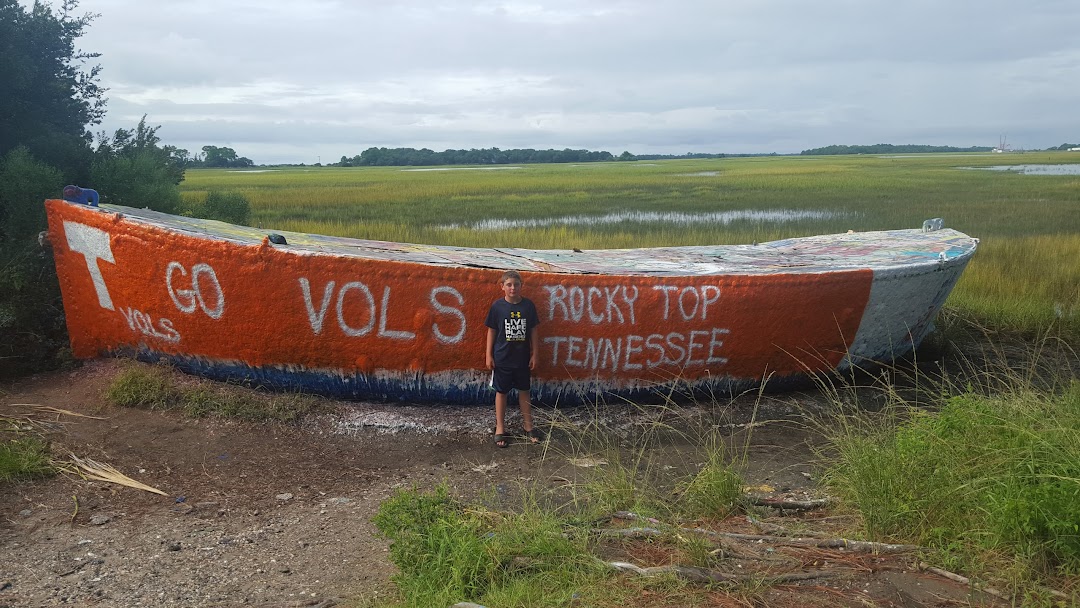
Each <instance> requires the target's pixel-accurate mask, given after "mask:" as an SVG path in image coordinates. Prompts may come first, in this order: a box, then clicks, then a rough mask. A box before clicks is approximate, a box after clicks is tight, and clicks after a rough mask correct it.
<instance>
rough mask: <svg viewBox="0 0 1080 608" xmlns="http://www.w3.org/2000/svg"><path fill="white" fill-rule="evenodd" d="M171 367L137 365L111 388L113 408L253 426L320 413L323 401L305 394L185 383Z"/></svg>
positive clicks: (122, 375) (120, 376) (131, 366)
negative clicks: (229, 421) (267, 392)
mask: <svg viewBox="0 0 1080 608" xmlns="http://www.w3.org/2000/svg"><path fill="white" fill-rule="evenodd" d="M175 374H176V372H175V371H173V370H172V369H171V368H169V367H168V366H165V365H146V364H139V363H132V364H131V365H129V366H128V367H127V368H125V369H124V370H123V371H122V372H120V374H118V375H117V376H116V378H115V379H113V381H112V382H111V383H110V384H109V386H108V387H107V388H106V390H105V397H106V399H107V400H108V401H109V402H110V403H112V404H113V405H117V406H121V407H134V408H140V409H149V410H155V409H160V410H175V411H180V412H182V413H183V414H184V415H186V416H190V417H193V418H207V417H219V418H233V419H237V420H244V421H248V422H279V423H286V424H289V423H296V422H298V421H299V420H300V419H301V418H303V417H304V416H306V415H308V414H311V413H315V412H317V411H318V410H319V409H320V407H321V403H322V402H321V400H319V399H318V398H316V397H313V396H310V395H303V394H299V393H274V394H265V393H261V392H259V391H255V390H251V389H250V388H247V387H241V386H236V385H230V384H217V383H213V382H210V381H201V380H190V379H189V381H186V382H179V381H178V380H177V379H176V377H175Z"/></svg>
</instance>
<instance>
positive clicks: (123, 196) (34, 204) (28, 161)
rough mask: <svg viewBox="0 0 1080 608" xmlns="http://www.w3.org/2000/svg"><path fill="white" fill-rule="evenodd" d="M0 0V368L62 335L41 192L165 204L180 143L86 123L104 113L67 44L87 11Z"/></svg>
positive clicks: (98, 93) (80, 56)
mask: <svg viewBox="0 0 1080 608" xmlns="http://www.w3.org/2000/svg"><path fill="white" fill-rule="evenodd" d="M77 6H78V3H77V2H76V0H63V2H62V4H61V5H60V8H59V9H58V10H55V11H54V10H53V8H52V7H51V6H50V5H48V4H45V3H43V2H40V1H35V2H34V3H33V5H31V6H28V7H25V8H24V6H23V5H22V4H20V3H19V1H18V0H0V86H2V87H3V89H2V93H0V184H3V188H0V376H7V375H14V374H20V373H25V372H32V371H37V370H41V369H46V368H50V367H56V366H57V365H59V364H60V363H61V362H62V361H63V359H64V358H63V356H62V354H61V353H62V352H63V347H64V346H65V345H66V344H67V341H68V340H67V335H66V334H65V325H64V317H63V306H62V303H61V301H60V287H59V284H58V281H57V279H56V272H55V267H54V266H53V263H52V259H51V256H50V251H49V249H48V248H44V249H42V248H40V247H39V244H38V233H39V232H40V231H43V230H45V228H46V226H45V212H44V207H43V205H42V201H43V200H44V199H46V198H58V197H59V196H60V193H61V190H62V188H63V186H64V184H65V183H67V184H78V185H82V186H89V187H91V188H95V189H97V190H98V191H99V192H100V193H101V195H102V198H103V200H106V201H113V202H121V201H122V202H127V203H129V204H133V205H137V206H140V207H144V206H156V208H161V209H168V208H169V207H170V206H173V207H174V206H175V205H176V204H177V203H178V202H179V193H178V190H177V187H176V184H177V183H179V181H180V180H181V179H183V175H184V173H183V169H184V166H185V163H186V162H188V161H189V160H190V159H189V157H188V153H187V151H186V150H180V149H178V148H175V147H171V146H162V145H160V141H159V139H158V137H157V134H156V132H157V127H153V128H151V127H147V126H146V121H145V118H144V120H143V121H141V122H140V123H139V125H138V126H137V127H136V128H135V130H133V131H129V130H126V129H119V130H117V132H116V133H115V134H114V135H113V137H112V138H107V137H105V136H104V135H102V136H101V141H100V143H99V144H98V146H97V149H96V150H95V149H94V148H93V147H92V146H91V143H92V142H93V137H92V136H91V134H90V132H89V128H90V127H91V126H92V125H95V124H99V123H100V122H101V119H102V117H103V116H104V113H105V102H106V100H105V97H104V94H105V89H104V88H102V87H101V86H100V85H99V84H98V74H99V72H100V70H101V68H100V66H97V65H88V63H87V62H88V61H90V60H93V59H95V58H96V57H97V56H98V55H97V54H94V53H85V52H82V51H79V50H77V49H76V48H75V42H76V40H77V39H78V38H79V37H80V36H82V34H83V32H84V30H85V28H86V27H87V26H88V25H89V24H90V22H91V21H92V20H93V18H94V15H83V16H81V17H78V16H74V11H75V9H76V8H77Z"/></svg>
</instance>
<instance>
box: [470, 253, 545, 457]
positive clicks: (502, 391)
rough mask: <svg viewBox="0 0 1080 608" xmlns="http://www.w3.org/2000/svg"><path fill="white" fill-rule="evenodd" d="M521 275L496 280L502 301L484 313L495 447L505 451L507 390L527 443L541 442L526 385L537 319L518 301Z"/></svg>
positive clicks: (535, 354) (535, 357)
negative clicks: (518, 412)
mask: <svg viewBox="0 0 1080 608" xmlns="http://www.w3.org/2000/svg"><path fill="white" fill-rule="evenodd" d="M523 284H524V283H522V281H521V275H520V274H518V273H517V272H516V271H514V270H508V271H507V272H504V273H503V275H502V278H501V279H499V286H500V287H502V290H503V297H501V298H499V299H498V300H495V302H493V303H492V304H491V309H490V310H488V316H487V321H485V323H484V324H485V325H487V328H488V331H487V350H486V358H487V367H488V369H490V370H491V387H492V388H494V389H495V446H496V447H500V448H505V447H506V446H507V445H509V443H508V442H507V439H506V425H505V420H506V404H507V395H508V394H509V393H510V389H517V393H518V407H520V408H521V417H522V419H523V425H524V427H525V434H526V435H528V437H529V441H531V442H532V443H539V442H540V440H541V439H542V438H543V436H542V435H541V433H540V431H539V430H537V429H535V428H533V420H532V403H531V401H530V394H529V385H530V382H531V380H532V378H531V377H530V373H529V372H530V370H532V369H534V368H535V367H536V363H537V361H539V360H540V356H539V340H538V339H537V337H536V326H537V325H539V324H540V318H539V316H537V314H536V305H535V304H533V303H532V300H530V299H528V298H525V297H522V295H521V287H522V285H523Z"/></svg>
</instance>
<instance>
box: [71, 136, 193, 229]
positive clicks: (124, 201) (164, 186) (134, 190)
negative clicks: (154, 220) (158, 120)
mask: <svg viewBox="0 0 1080 608" xmlns="http://www.w3.org/2000/svg"><path fill="white" fill-rule="evenodd" d="M160 128H161V127H160V126H157V127H148V126H146V116H143V117H142V120H140V121H139V124H138V125H137V126H136V127H135V130H134V131H129V130H127V129H117V130H116V133H115V134H114V135H113V136H112V138H109V137H107V136H106V135H104V134H102V135H101V136H100V139H99V143H98V147H97V150H96V152H95V154H94V162H93V165H92V167H91V180H90V183H92V184H94V185H95V186H96V187H97V188H98V190H99V191H100V192H101V193H102V195H103V197H104V202H107V203H113V204H117V205H128V206H138V207H149V208H151V209H154V210H155V211H162V212H165V213H176V212H177V211H179V210H180V192H179V190H177V188H176V186H177V185H178V184H179V183H180V182H181V181H183V179H184V169H185V167H186V165H187V162H188V153H187V150H183V149H180V148H176V147H173V146H160V145H158V144H160V143H161V140H160V139H159V138H158V136H157V130H158V129H160Z"/></svg>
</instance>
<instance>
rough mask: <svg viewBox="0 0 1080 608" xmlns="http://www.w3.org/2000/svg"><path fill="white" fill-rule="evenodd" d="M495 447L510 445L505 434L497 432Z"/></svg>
mask: <svg viewBox="0 0 1080 608" xmlns="http://www.w3.org/2000/svg"><path fill="white" fill-rule="evenodd" d="M495 447H497V448H505V447H510V442H509V441H507V440H506V436H505V435H500V434H498V433H496V434H495Z"/></svg>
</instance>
